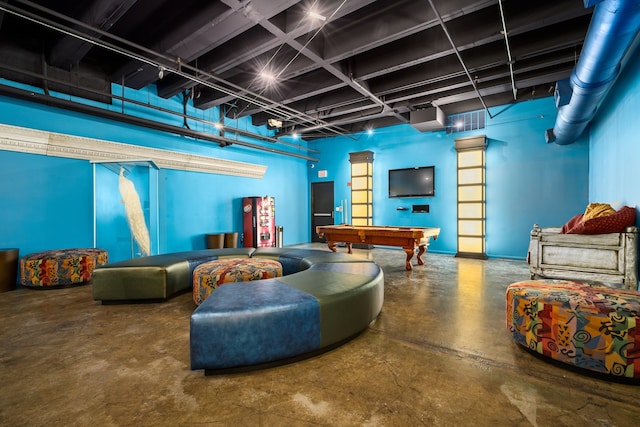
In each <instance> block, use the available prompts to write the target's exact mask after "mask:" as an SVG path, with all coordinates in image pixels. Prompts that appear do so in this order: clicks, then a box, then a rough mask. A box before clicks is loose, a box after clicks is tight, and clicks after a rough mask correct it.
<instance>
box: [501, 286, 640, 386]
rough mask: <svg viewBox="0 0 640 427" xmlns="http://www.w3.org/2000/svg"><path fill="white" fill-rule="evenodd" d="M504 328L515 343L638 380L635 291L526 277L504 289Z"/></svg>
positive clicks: (638, 300) (639, 318)
mask: <svg viewBox="0 0 640 427" xmlns="http://www.w3.org/2000/svg"><path fill="white" fill-rule="evenodd" d="M506 299H507V329H508V331H509V333H510V334H511V335H512V337H513V339H514V340H515V342H517V343H518V344H520V345H522V346H524V347H526V348H528V349H529V350H531V351H534V352H537V353H539V354H541V355H543V356H546V357H549V358H551V359H553V360H556V361H560V362H563V363H566V364H569V365H573V366H576V367H578V368H583V369H588V370H591V371H594V372H597V373H599V374H606V375H611V376H615V377H620V378H623V379H629V378H631V379H634V380H636V379H640V293H638V292H635V291H629V290H622V289H615V288H610V287H607V286H605V285H598V284H593V283H591V284H589V283H586V282H579V281H572V280H531V281H524V282H517V283H513V284H511V285H510V286H509V287H508V288H507V294H506Z"/></svg>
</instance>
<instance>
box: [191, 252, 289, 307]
mask: <svg viewBox="0 0 640 427" xmlns="http://www.w3.org/2000/svg"><path fill="white" fill-rule="evenodd" d="M280 276H282V264H280V263H279V262H278V261H275V260H271V259H262V258H229V259H218V260H215V261H209V262H205V263H202V264H200V265H199V266H197V267H196V268H195V269H194V270H193V302H195V303H196V305H200V303H202V301H204V300H205V299H207V298H208V297H209V295H211V292H213V291H214V290H215V289H216V288H218V287H219V286H221V285H224V284H225V283H233V282H248V281H251V280H260V279H271V278H273V277H280Z"/></svg>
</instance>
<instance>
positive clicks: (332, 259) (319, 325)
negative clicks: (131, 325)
mask: <svg viewBox="0 0 640 427" xmlns="http://www.w3.org/2000/svg"><path fill="white" fill-rule="evenodd" d="M238 257H255V258H269V259H274V260H277V261H279V262H280V263H281V264H282V267H283V276H282V277H278V278H274V279H264V280H257V281H252V282H250V283H245V284H242V285H234V284H231V285H225V286H221V287H220V288H218V289H216V291H215V292H213V293H212V294H211V296H210V297H209V298H207V299H206V300H205V301H204V302H202V304H200V305H199V306H198V307H197V308H196V309H195V311H194V312H193V313H192V315H191V322H190V354H191V356H190V357H191V369H193V370H196V369H204V370H205V373H210V372H214V371H227V370H229V369H238V368H246V367H250V366H254V367H255V366H256V365H258V366H259V365H269V364H272V363H282V362H286V361H288V360H294V359H296V358H299V357H304V355H311V354H315V353H317V352H320V351H323V350H325V349H328V348H332V347H334V346H336V345H339V344H340V343H342V342H344V341H346V340H348V339H350V338H352V337H353V336H355V335H357V334H358V333H360V332H362V331H363V330H364V329H366V328H367V327H368V326H369V325H370V324H371V323H372V322H374V321H375V319H376V318H377V316H378V314H379V313H380V311H381V309H382V303H383V300H384V275H383V272H382V269H380V267H379V266H378V265H377V264H375V263H374V262H373V261H369V260H366V259H360V258H357V257H354V256H353V255H348V254H342V253H333V252H329V251H323V250H313V249H295V248H259V249H252V248H235V249H210V250H201V251H190V252H181V253H174V254H166V255H156V256H150V257H144V258H136V259H132V260H127V261H121V262H116V263H112V264H107V265H105V266H102V267H100V268H97V269H96V270H94V275H93V280H92V282H93V296H94V299H96V300H101V301H102V302H103V303H105V302H115V301H120V302H123V301H131V300H134V301H138V300H149V299H151V300H158V299H160V300H162V299H167V298H168V297H170V296H172V295H174V294H176V293H178V292H180V291H184V290H187V289H190V288H191V286H192V273H193V269H195V267H196V266H197V265H199V264H201V263H203V262H207V261H211V260H215V259H220V258H238Z"/></svg>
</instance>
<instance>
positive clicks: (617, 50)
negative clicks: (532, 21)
mask: <svg viewBox="0 0 640 427" xmlns="http://www.w3.org/2000/svg"><path fill="white" fill-rule="evenodd" d="M596 4H597V6H596V8H595V11H594V12H593V16H592V18H591V23H590V24H589V30H588V31H587V36H586V38H585V41H584V45H583V47H582V53H581V54H580V59H579V60H578V63H577V64H576V66H575V68H574V70H573V72H572V73H571V77H570V78H569V79H566V80H563V81H559V82H558V83H557V84H556V89H555V93H554V96H555V100H556V106H557V107H558V116H557V118H556V123H555V125H554V127H553V129H548V130H547V131H546V134H545V137H546V140H547V142H555V143H556V144H560V145H566V144H571V143H573V142H575V141H576V140H577V139H578V137H579V136H580V135H581V134H582V132H583V131H584V130H585V128H586V127H587V125H588V124H589V122H591V120H592V119H593V117H594V116H595V114H596V109H597V107H598V105H599V104H600V101H601V100H602V98H603V96H604V95H605V93H606V92H607V91H608V90H609V88H610V87H611V85H612V84H613V82H614V80H615V78H616V77H617V75H618V72H619V71H620V63H621V62H622V59H623V57H624V56H625V54H626V53H627V51H628V50H629V48H630V47H631V45H632V44H633V41H634V39H635V38H636V36H637V35H638V32H639V31H640V0H604V1H601V0H584V5H585V7H591V6H593V5H596Z"/></svg>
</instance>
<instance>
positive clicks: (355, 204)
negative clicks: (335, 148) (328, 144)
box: [349, 151, 373, 247]
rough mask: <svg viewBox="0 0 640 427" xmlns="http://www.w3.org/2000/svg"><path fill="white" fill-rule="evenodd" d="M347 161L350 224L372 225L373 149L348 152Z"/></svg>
mask: <svg viewBox="0 0 640 427" xmlns="http://www.w3.org/2000/svg"><path fill="white" fill-rule="evenodd" d="M349 162H351V224H352V225H373V151H358V152H356V153H349ZM354 247H355V246H354Z"/></svg>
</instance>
